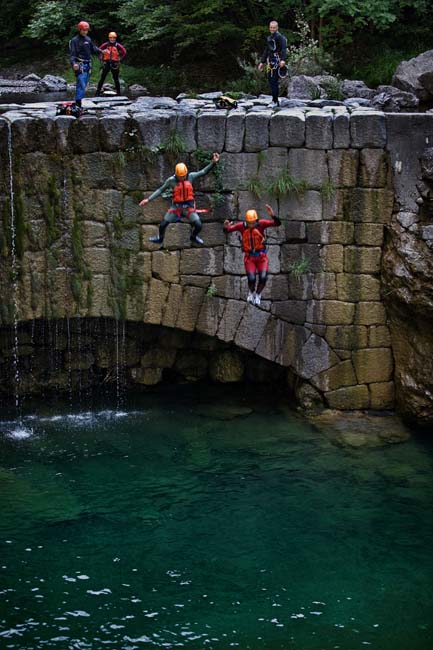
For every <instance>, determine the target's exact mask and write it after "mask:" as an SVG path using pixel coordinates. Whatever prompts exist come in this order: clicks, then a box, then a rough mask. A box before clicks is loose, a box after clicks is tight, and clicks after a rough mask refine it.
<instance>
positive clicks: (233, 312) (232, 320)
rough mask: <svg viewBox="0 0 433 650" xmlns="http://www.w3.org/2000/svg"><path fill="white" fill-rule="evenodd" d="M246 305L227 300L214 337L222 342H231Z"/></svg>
mask: <svg viewBox="0 0 433 650" xmlns="http://www.w3.org/2000/svg"><path fill="white" fill-rule="evenodd" d="M245 309H246V304H245V303H243V302H241V301H240V300H228V301H227V304H226V308H225V310H224V315H223V317H222V319H221V321H220V324H219V327H218V330H217V333H216V336H217V338H219V339H221V340H222V341H227V342H229V341H233V339H234V338H235V336H236V333H237V331H238V327H239V323H240V322H241V320H242V317H243V314H244V310H245Z"/></svg>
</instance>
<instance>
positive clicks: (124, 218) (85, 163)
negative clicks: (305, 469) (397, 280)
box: [0, 98, 394, 409]
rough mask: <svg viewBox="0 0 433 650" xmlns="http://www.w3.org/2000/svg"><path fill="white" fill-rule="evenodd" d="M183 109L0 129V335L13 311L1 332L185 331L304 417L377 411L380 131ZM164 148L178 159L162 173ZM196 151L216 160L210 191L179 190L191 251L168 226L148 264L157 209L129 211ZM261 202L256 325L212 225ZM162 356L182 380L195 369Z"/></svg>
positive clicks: (140, 377) (1, 360) (95, 114)
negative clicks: (262, 249)
mask: <svg viewBox="0 0 433 650" xmlns="http://www.w3.org/2000/svg"><path fill="white" fill-rule="evenodd" d="M186 101H188V100H186ZM263 101H265V100H263ZM200 102H202V103H201V104H200V106H199V107H198V108H197V107H196V108H192V107H191V106H190V104H187V105H186V106H182V102H179V103H178V102H176V101H175V100H172V99H170V98H144V99H143V100H142V101H137V102H136V103H134V104H132V103H128V104H127V105H125V106H120V105H119V107H118V108H117V109H116V110H114V109H113V108H112V107H110V106H108V107H106V108H104V106H103V104H102V103H101V104H100V106H101V108H99V109H98V110H96V108H95V109H92V111H90V112H89V113H88V114H87V115H86V116H85V117H84V118H83V119H81V120H74V119H73V118H68V117H57V118H56V117H55V116H54V109H51V108H50V107H49V106H48V107H47V106H45V107H43V108H42V109H41V110H42V115H41V117H40V118H35V116H34V114H32V113H30V112H29V110H28V109H26V110H21V111H20V110H14V111H9V113H6V114H5V115H4V116H3V118H0V142H1V146H2V151H7V150H8V142H9V143H11V144H12V152H13V156H12V171H13V174H12V178H11V173H10V172H11V168H10V164H9V159H8V156H4V157H3V156H2V160H1V165H0V206H1V215H2V217H1V220H0V248H1V251H2V256H1V260H0V289H1V295H2V296H4V300H3V303H2V309H1V321H2V323H3V324H5V325H10V324H11V323H12V322H13V319H14V312H15V311H16V314H17V319H18V321H33V320H40V319H44V318H45V319H49V320H56V321H57V320H58V319H65V318H69V319H74V317H77V316H80V317H91V318H114V319H117V320H118V321H121V322H124V321H127V322H137V323H144V324H146V325H148V326H157V327H164V328H171V329H173V330H182V331H184V332H189V333H194V332H196V333H199V334H204V335H207V336H209V337H213V338H215V339H218V340H219V341H220V342H221V343H222V344H230V345H232V346H233V350H243V351H248V352H249V353H252V354H254V355H256V357H260V358H261V359H263V360H265V361H269V362H271V363H273V364H277V365H278V366H279V367H281V368H284V372H285V373H286V374H287V375H288V377H289V379H290V381H291V383H292V384H293V385H294V387H295V385H296V392H297V395H298V396H299V399H300V400H301V401H302V402H303V403H305V404H307V403H312V402H317V400H319V401H322V400H324V402H325V403H326V404H328V405H329V406H331V407H333V408H340V409H364V408H374V409H384V408H390V407H392V405H393V400H394V384H393V355H392V352H391V341H390V335H389V329H388V323H387V314H386V310H385V307H384V304H383V301H382V298H381V281H380V269H381V257H382V248H383V241H384V228H385V226H386V225H387V224H389V223H390V221H391V217H392V211H393V201H394V193H393V190H392V178H391V167H390V165H389V159H388V154H387V146H388V132H387V124H386V120H385V115H384V114H383V113H381V112H379V111H366V110H365V109H362V110H360V109H359V110H358V109H356V110H353V111H352V112H350V111H349V110H347V109H346V108H345V107H344V106H336V107H335V108H333V109H332V111H331V110H326V109H323V110H322V109H318V108H311V109H310V108H307V107H305V108H299V107H297V108H291V109H283V110H281V111H279V112H278V111H271V110H269V109H268V108H267V107H266V106H265V105H262V104H258V105H257V106H256V108H257V107H259V108H260V107H261V108H260V110H256V111H250V110H249V109H248V107H245V108H241V109H238V110H237V111H232V112H230V113H227V112H226V111H215V107H214V105H213V103H212V102H211V103H209V102H208V100H206V99H203V100H200ZM253 108H254V107H253ZM50 111H51V112H50ZM174 135H176V136H177V137H178V138H181V139H182V143H183V144H182V149H183V152H182V153H179V154H177V155H176V156H174V155H173V154H172V153H171V152H172V150H173V143H175V141H174V138H173V136H174ZM11 138H12V140H11ZM177 142H179V140H177ZM197 149H201V150H203V149H204V150H207V151H213V150H219V151H221V152H222V153H221V162H220V167H219V171H218V173H217V175H216V176H214V175H208V176H207V177H205V178H204V179H202V180H200V183H199V184H198V185H197V193H196V198H197V203H198V207H199V208H209V210H210V211H209V212H208V213H206V214H204V216H203V219H204V228H203V231H202V233H203V238H204V241H205V245H204V247H202V248H196V247H195V246H194V245H193V244H191V242H190V228H189V225H188V224H187V223H180V224H175V225H170V226H169V228H168V230H167V234H166V239H165V242H164V243H165V248H164V250H158V247H157V246H155V245H154V244H152V243H150V242H149V237H151V236H153V235H155V234H156V233H157V225H158V223H159V221H160V219H161V217H162V215H163V213H164V212H165V210H166V208H167V203H166V202H165V201H164V200H163V199H158V201H155V202H152V203H150V204H149V205H148V206H146V208H145V209H141V208H139V206H138V202H139V201H140V199H141V198H142V196H143V192H144V193H145V194H146V195H148V194H150V193H151V192H152V191H154V190H155V189H156V188H157V187H159V185H160V184H161V183H162V181H163V180H164V179H165V178H166V177H167V176H169V175H171V174H172V173H173V167H174V163H175V162H177V161H178V160H179V159H182V160H183V161H185V162H186V163H187V164H188V166H189V168H190V169H192V170H193V169H197V168H199V167H200V166H202V165H203V160H202V159H201V158H200V157H199V156H198V155H197V153H196V152H197ZM11 183H12V184H11ZM11 188H12V189H13V195H14V219H15V225H16V229H15V244H16V246H15V257H14V259H15V268H14V269H13V268H12V266H13V264H12V262H13V255H12V250H11V236H10V220H11V205H10V198H11ZM293 188H295V189H296V191H293ZM257 194H259V195H260V197H258V196H257ZM265 203H271V204H272V205H273V207H274V209H275V211H276V212H277V213H278V214H279V215H280V216H281V217H282V219H283V224H282V226H280V227H279V228H278V229H272V230H271V231H269V236H268V242H267V243H268V256H269V281H268V285H267V287H266V290H265V292H264V293H263V300H262V305H261V307H260V308H257V307H253V306H251V305H249V304H247V303H246V295H247V288H246V282H245V276H244V267H243V253H242V251H241V248H240V242H239V239H238V237H237V236H236V235H235V234H232V235H230V236H227V237H226V236H225V235H224V234H223V231H222V221H223V219H225V218H229V219H242V218H243V215H244V213H245V210H247V209H249V208H251V207H255V208H256V209H257V210H258V212H259V215H260V216H266V212H265ZM11 271H12V273H11ZM14 280H15V282H14ZM18 353H19V350H18ZM18 356H19V355H18ZM23 356H24V355H23ZM180 356H181V357H182V356H183V357H184V358H183V359H182V361H181V362H180V361H179V363H182V364H184V366H185V367H186V368H190V367H194V365H195V364H198V365H199V366H200V364H201V361H200V363H199V362H198V361H196V362H193V361H191V359H190V358H189V357H188V355H187V354H185V355H180ZM8 359H10V357H8ZM91 361H92V359H91V357H90V356H86V357H85V358H84V359H83V363H85V364H86V365H88V364H91ZM227 361H230V364H229V366H230V368H229V369H225V368H226V365H227V364H226V362H227ZM75 362H76V363H80V361H79V360H75V361H74V363H75ZM8 363H10V361H8V360H7V359H6V358H5V356H4V355H2V354H1V353H0V365H1V364H3V365H4V367H5V366H6V365H7V364H8ZM23 363H24V362H23ZM188 364H189V365H188ZM182 367H183V366H182ZM200 367H201V366H200ZM162 370H163V368H161V367H158V368H153V367H148V366H146V367H144V366H143V365H142V366H141V370H140V371H137V372H136V373H135V380H136V381H143V382H150V383H152V382H156V381H159V379H160V378H161V373H162ZM212 373H213V375H214V376H215V377H219V376H220V375H221V373H223V374H226V376H230V377H241V376H242V368H241V365H239V364H238V365H236V357H235V356H231V355H226V357H225V356H223V357H221V359H220V360H219V361H218V363H214V364H213V365H212ZM294 378H295V379H294Z"/></svg>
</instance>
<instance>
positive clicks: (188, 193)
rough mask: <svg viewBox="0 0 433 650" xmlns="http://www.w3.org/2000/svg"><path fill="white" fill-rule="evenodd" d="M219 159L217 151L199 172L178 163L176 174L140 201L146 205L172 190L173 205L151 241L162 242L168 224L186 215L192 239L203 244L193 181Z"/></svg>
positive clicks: (208, 170) (210, 168) (203, 174)
mask: <svg viewBox="0 0 433 650" xmlns="http://www.w3.org/2000/svg"><path fill="white" fill-rule="evenodd" d="M219 159H220V155H219V153H217V152H215V153H214V154H213V156H212V160H211V162H210V163H209V164H208V165H206V167H204V168H203V169H200V171H198V172H188V168H187V166H186V165H185V163H177V165H176V168H175V173H174V175H173V176H169V178H167V179H166V181H165V182H164V183H163V184H162V185H161V187H159V188H158V189H157V190H155V191H154V192H153V193H152V194H151V195H150V196H149V197H147V198H146V199H143V200H142V201H140V205H141V206H145V205H147V203H149V201H153V200H154V199H156V198H158V196H161V194H162V193H163V192H165V191H167V190H172V202H171V207H170V209H169V210H168V211H167V212H166V213H165V215H164V218H163V220H162V221H161V223H160V224H159V235H157V236H156V237H150V239H149V241H151V242H153V243H154V244H162V243H163V241H164V234H165V230H166V228H167V226H168V224H169V223H175V222H176V221H180V220H181V219H182V217H184V218H186V219H187V220H188V221H189V223H190V225H191V227H192V232H191V241H192V242H195V243H196V244H203V240H202V239H201V238H200V237H199V236H198V234H199V232H200V231H201V229H202V227H203V225H202V222H201V219H200V217H199V216H198V213H197V211H196V207H195V199H194V189H193V183H194V182H195V181H196V180H197V179H198V178H201V177H202V176H205V175H206V174H208V173H209V172H210V171H211V170H212V169H213V168H214V167H215V165H216V164H217V163H218V161H219Z"/></svg>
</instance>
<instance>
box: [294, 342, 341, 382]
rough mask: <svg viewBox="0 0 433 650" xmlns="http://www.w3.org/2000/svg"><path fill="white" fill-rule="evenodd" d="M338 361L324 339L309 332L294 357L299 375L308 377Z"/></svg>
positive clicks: (304, 377)
mask: <svg viewBox="0 0 433 650" xmlns="http://www.w3.org/2000/svg"><path fill="white" fill-rule="evenodd" d="M338 361H339V359H338V357H337V355H336V354H335V352H333V351H332V350H331V348H330V347H329V345H328V343H327V342H326V341H325V339H324V338H322V337H321V336H317V335H316V334H311V336H310V337H309V338H308V339H307V341H306V342H305V343H304V345H303V346H302V349H301V353H300V355H299V356H298V358H297V359H296V363H295V369H296V371H297V373H298V375H299V376H300V377H302V378H303V379H310V378H311V377H313V376H314V375H318V374H319V373H321V372H323V371H324V370H327V369H328V368H330V367H331V366H334V365H335V364H336V363H338Z"/></svg>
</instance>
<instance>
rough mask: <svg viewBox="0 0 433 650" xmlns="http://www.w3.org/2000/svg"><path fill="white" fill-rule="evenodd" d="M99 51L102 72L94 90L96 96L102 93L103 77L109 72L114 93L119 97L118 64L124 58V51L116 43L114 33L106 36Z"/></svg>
mask: <svg viewBox="0 0 433 650" xmlns="http://www.w3.org/2000/svg"><path fill="white" fill-rule="evenodd" d="M99 49H100V50H102V70H101V78H100V79H99V81H98V88H97V89H96V94H97V95H100V94H101V91H102V84H103V83H104V81H105V77H106V76H107V74H108V73H109V72H111V74H112V77H113V81H114V86H115V88H116V93H117V94H118V95H120V83H119V73H120V63H121V62H122V61H123V59H124V58H125V56H126V50H125V48H124V47H123V45H122V44H121V43H119V42H118V41H117V34H116V32H110V33H109V34H108V41H106V42H105V43H102V45H100V46H99Z"/></svg>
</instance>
